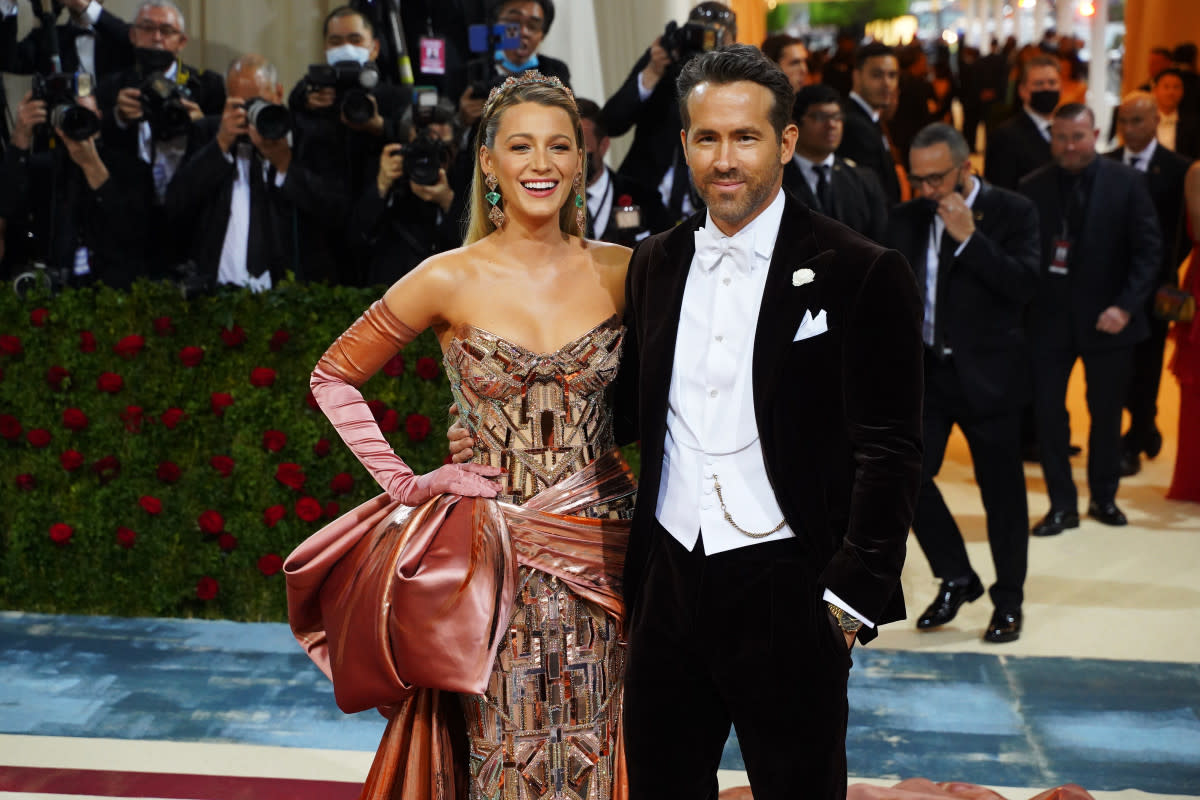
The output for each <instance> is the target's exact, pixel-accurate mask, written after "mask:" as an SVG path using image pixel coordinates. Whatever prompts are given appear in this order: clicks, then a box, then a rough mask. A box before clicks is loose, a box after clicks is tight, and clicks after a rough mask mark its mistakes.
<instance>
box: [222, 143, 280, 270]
mask: <svg viewBox="0 0 1200 800" xmlns="http://www.w3.org/2000/svg"><path fill="white" fill-rule="evenodd" d="M234 150H236V152H237V157H236V158H235V157H234V156H233V154H232V153H225V160H226V161H229V162H230V163H234V164H236V165H237V175H236V176H235V177H234V180H233V192H232V194H231V195H230V199H229V224H228V225H226V227H225V241H224V242H223V243H222V244H221V259H220V261H219V262H218V265H217V283H218V284H222V283H231V284H234V285H235V286H245V287H247V288H249V289H250V290H252V291H255V292H262V291H265V290H267V289H270V288H271V272H270V270H264V271H263V273H262V274H261V275H259V276H258V277H255V276H253V275H251V274H250V269H249V267H248V266H247V264H246V256H247V251H248V250H249V247H250V167H251V164H252V161H251V155H252V154H253V151H254V146H253V145H250V144H237V145H234ZM262 168H263V182H264V184H265V183H266V180H267V178H268V176H269V175H270V164H269V163H268V162H267V161H266V160H263V164H262ZM286 177H287V175H286V174H282V175H276V176H275V185H276V186H282V185H283V181H284V179H285V178H286Z"/></svg>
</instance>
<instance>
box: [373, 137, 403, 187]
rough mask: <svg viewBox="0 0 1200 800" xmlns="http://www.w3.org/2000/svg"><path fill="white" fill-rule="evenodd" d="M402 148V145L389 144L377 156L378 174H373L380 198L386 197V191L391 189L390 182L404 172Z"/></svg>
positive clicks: (393, 181) (394, 180)
mask: <svg viewBox="0 0 1200 800" xmlns="http://www.w3.org/2000/svg"><path fill="white" fill-rule="evenodd" d="M403 149H404V145H401V144H389V145H387V146H386V147H384V148H383V154H382V155H380V156H379V174H377V175H376V176H375V188H376V189H377V190H378V191H379V197H380V198H381V199H382V198H384V197H387V193H388V192H390V191H391V190H392V184H393V183H395V182H396V179H397V178H399V177H400V176H401V175H403V174H404V154H403V153H401V152H400V151H401V150H403Z"/></svg>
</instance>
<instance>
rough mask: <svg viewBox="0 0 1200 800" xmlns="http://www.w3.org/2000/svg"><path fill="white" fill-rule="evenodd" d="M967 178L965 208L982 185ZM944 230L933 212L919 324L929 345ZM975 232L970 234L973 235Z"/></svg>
mask: <svg viewBox="0 0 1200 800" xmlns="http://www.w3.org/2000/svg"><path fill="white" fill-rule="evenodd" d="M969 180H970V181H971V182H972V183H973V184H974V186H972V188H971V191H970V192H969V193H968V194H967V196H966V198H964V199H965V201H966V204H967V208H973V207H974V206H975V198H976V197H979V187H980V186H981V185H982V184H981V183H980V182H979V179H978V178H976V177H974V176H972V177H971V178H969ZM945 232H946V223H945V222H943V221H942V216H941V214H937V213H934V215H933V224H932V225H930V226H929V245H928V249H927V250H926V252H925V319H924V322H923V324H922V326H921V338H922V339H923V340H924V341H925V344H926V345H928V346H929V347H933V344H934V330H935V323H936V322H937V284H938V266H939V264H938V262H939V260H940V258H941V249H942V247H941V245H942V234H944V233H945ZM974 235H975V234H971V236H974ZM971 236H968V237H967V238H965V239H963V240H962V241H961V242H959V244H958V247H956V248H954V257H955V258H957V257H958V256H960V255H962V251H963V250H964V249H966V247H967V242H969V241H971ZM949 354H950V348H949V347H947V348H946V352H945V353H943V355H949Z"/></svg>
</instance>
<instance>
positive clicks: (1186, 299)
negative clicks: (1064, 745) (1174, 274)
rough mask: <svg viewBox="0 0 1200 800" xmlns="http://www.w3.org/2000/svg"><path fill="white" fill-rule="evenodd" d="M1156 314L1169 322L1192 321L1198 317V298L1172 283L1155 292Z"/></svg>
mask: <svg viewBox="0 0 1200 800" xmlns="http://www.w3.org/2000/svg"><path fill="white" fill-rule="evenodd" d="M1154 316H1156V317H1158V318H1159V319H1162V320H1166V321H1167V322H1191V321H1192V320H1193V319H1195V317H1196V298H1195V297H1194V296H1193V295H1192V294H1191V292H1188V291H1185V290H1183V289H1180V288H1178V287H1176V286H1172V285H1171V284H1169V283H1168V284H1165V285H1163V286H1160V287H1158V291H1156V292H1155V293H1154Z"/></svg>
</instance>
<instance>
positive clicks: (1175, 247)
mask: <svg viewBox="0 0 1200 800" xmlns="http://www.w3.org/2000/svg"><path fill="white" fill-rule="evenodd" d="M1107 156H1108V157H1109V158H1111V159H1113V160H1114V161H1117V162H1119V163H1122V164H1123V163H1125V148H1124V147H1118V148H1117V149H1116V150H1113V151H1112V152H1111V153H1108V154H1107ZM1191 165H1192V162H1191V161H1190V160H1189V159H1187V158H1184V157H1183V156H1181V155H1179V154H1177V153H1172V152H1171V151H1170V150H1168V149H1167V148H1165V147H1163V146H1161V145H1159V146H1158V147H1155V148H1154V155H1153V156H1151V157H1150V164H1149V166H1148V167H1147V169H1146V172H1145V173H1144V174H1145V177H1146V184H1147V187H1148V188H1149V189H1150V198H1151V199H1152V200H1153V201H1154V211H1155V214H1156V215H1157V216H1158V228H1159V231H1160V232H1161V233H1162V239H1163V241H1162V269H1161V270H1160V271H1159V274H1158V282H1159V283H1170V284H1172V285H1177V284H1178V283H1179V265H1180V264H1181V263H1182V262H1183V259H1185V258H1187V255H1188V253H1189V252H1191V249H1192V248H1191V241H1190V240H1188V238H1187V236H1186V225H1185V224H1184V202H1183V182H1184V178H1185V177H1186V176H1187V171H1188V167H1190V166H1191Z"/></svg>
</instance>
